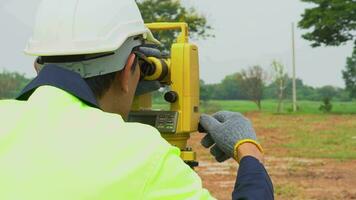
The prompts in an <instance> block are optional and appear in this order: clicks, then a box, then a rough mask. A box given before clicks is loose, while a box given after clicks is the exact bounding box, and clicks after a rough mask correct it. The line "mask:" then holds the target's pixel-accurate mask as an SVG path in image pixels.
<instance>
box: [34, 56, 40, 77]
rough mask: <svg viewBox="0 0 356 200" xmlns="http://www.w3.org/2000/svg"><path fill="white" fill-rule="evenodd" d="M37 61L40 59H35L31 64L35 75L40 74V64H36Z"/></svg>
mask: <svg viewBox="0 0 356 200" xmlns="http://www.w3.org/2000/svg"><path fill="white" fill-rule="evenodd" d="M38 59H40V58H39V57H37V58H36V60H35V62H34V63H33V67H34V68H35V70H36V73H37V74H38V73H39V72H40V64H39V63H38Z"/></svg>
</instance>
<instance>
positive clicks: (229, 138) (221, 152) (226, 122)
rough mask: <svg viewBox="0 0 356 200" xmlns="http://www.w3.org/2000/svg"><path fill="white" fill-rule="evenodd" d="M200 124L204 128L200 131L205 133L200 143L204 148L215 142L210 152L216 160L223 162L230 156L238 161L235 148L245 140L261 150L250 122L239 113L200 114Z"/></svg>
mask: <svg viewBox="0 0 356 200" xmlns="http://www.w3.org/2000/svg"><path fill="white" fill-rule="evenodd" d="M200 126H201V128H203V129H204V130H201V131H202V132H206V133H207V135H206V136H205V137H204V138H203V139H202V141H201V144H202V145H203V146H204V147H205V148H209V147H211V146H212V145H213V144H215V145H214V146H213V147H212V148H211V149H210V153H211V154H212V155H213V156H214V157H215V159H216V160H217V161H218V162H224V161H225V160H227V159H229V158H231V157H233V158H235V160H237V161H238V158H237V149H238V147H239V146H240V145H241V144H243V143H246V142H250V143H253V144H255V145H256V146H257V147H258V149H259V150H260V151H261V152H263V150H262V147H261V145H260V144H259V143H258V142H257V138H256V133H255V131H254V129H253V127H252V125H251V122H250V121H249V120H248V119H246V118H245V117H244V116H243V115H241V114H240V113H236V112H228V111H220V112H218V113H215V114H214V115H213V116H209V115H206V114H202V115H201V117H200Z"/></svg>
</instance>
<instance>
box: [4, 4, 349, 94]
mask: <svg viewBox="0 0 356 200" xmlns="http://www.w3.org/2000/svg"><path fill="white" fill-rule="evenodd" d="M39 1H40V0H25V1H24V0H0V27H2V28H1V37H0V55H1V59H0V68H6V69H7V70H11V71H19V72H23V73H25V74H26V75H27V76H28V77H31V76H34V71H33V68H32V62H33V58H32V57H29V56H25V55H24V54H23V53H22V50H23V48H24V46H25V44H26V41H27V39H28V37H29V36H30V35H31V26H32V24H33V21H34V15H35V10H36V6H37V4H38V2H39ZM183 3H184V4H185V5H189V6H193V7H195V8H196V9H197V10H198V11H199V12H201V13H203V14H204V15H205V16H206V17H207V18H208V21H209V23H210V25H212V26H213V27H214V31H213V32H212V33H214V34H215V38H210V39H207V40H201V41H194V42H196V43H197V44H198V46H199V49H200V67H201V70H200V71H201V78H202V79H203V80H205V81H206V82H208V83H216V82H220V81H221V80H222V79H223V78H224V77H225V76H226V75H227V74H231V73H234V72H238V71H240V70H241V69H243V68H246V67H248V66H251V65H256V64H258V65H261V66H262V67H263V68H265V69H266V70H269V71H270V70H271V67H270V63H271V62H272V60H273V59H277V60H279V61H281V62H282V63H284V64H285V65H286V67H287V69H288V71H289V72H291V54H292V53H291V23H292V22H298V21H299V20H300V15H301V14H302V13H303V11H304V9H305V8H306V7H310V6H311V5H308V4H305V3H301V2H300V0H269V1H265V0H248V1H242V0H221V1H216V0H183ZM303 32H304V31H302V30H297V31H296V51H297V76H298V77H300V78H302V79H303V80H304V82H305V83H306V84H309V85H312V86H323V85H335V86H340V87H344V82H343V79H342V76H341V70H342V69H343V68H344V66H345V59H346V57H347V56H349V55H351V51H352V45H351V44H348V45H345V46H342V47H332V48H331V47H328V48H325V47H322V48H317V49H313V48H311V47H310V46H309V45H310V43H309V42H308V41H305V40H303V39H302V38H301V34H302V33H303Z"/></svg>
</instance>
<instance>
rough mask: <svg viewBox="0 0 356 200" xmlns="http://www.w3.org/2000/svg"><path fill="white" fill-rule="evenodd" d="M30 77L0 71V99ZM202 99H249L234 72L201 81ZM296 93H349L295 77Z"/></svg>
mask: <svg viewBox="0 0 356 200" xmlns="http://www.w3.org/2000/svg"><path fill="white" fill-rule="evenodd" d="M30 80H31V79H29V78H26V77H25V76H24V74H19V73H17V72H8V71H3V72H0V99H11V98H14V97H16V95H17V94H19V92H20V91H21V90H22V89H23V88H24V87H25V85H26V84H27V83H29V82H30ZM200 85H201V90H200V91H201V92H200V93H201V94H200V95H201V99H202V100H247V99H249V98H248V97H247V96H246V94H245V92H244V90H243V89H241V86H240V85H239V81H237V79H236V74H233V75H229V76H226V77H225V79H224V80H223V81H222V82H221V83H219V84H205V83H204V81H201V83H200ZM297 94H298V99H300V100H311V101H322V100H323V99H324V98H325V97H329V98H332V100H337V101H350V100H351V98H350V95H349V93H348V92H347V91H345V90H344V89H342V88H337V87H333V86H324V87H320V88H315V87H311V86H307V85H305V84H304V83H303V81H302V80H300V79H297ZM291 98H292V81H291V79H288V81H287V84H286V88H285V97H284V99H291ZM263 99H278V86H277V84H276V83H274V82H272V83H270V84H267V85H265V86H264V88H263Z"/></svg>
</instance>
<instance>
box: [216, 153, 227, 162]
mask: <svg viewBox="0 0 356 200" xmlns="http://www.w3.org/2000/svg"><path fill="white" fill-rule="evenodd" d="M228 159H230V156H228V155H226V154H224V155H222V156H219V157H215V160H216V161H218V162H219V163H222V162H224V161H226V160H228Z"/></svg>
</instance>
